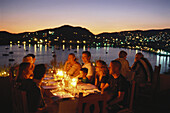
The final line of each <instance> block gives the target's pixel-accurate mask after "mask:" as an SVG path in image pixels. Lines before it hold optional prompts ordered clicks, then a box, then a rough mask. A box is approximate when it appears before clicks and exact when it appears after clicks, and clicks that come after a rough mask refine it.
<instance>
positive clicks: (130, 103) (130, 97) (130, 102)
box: [118, 80, 135, 113]
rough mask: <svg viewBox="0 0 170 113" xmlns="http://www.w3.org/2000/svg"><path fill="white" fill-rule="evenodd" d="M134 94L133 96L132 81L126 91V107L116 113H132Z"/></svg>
mask: <svg viewBox="0 0 170 113" xmlns="http://www.w3.org/2000/svg"><path fill="white" fill-rule="evenodd" d="M134 94H135V81H134V80H133V81H132V84H131V87H130V88H129V90H128V102H127V103H128V107H127V108H123V109H122V110H120V111H119V112H118V113H132V112H133V102H134Z"/></svg>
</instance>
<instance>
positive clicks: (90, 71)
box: [82, 51, 95, 84]
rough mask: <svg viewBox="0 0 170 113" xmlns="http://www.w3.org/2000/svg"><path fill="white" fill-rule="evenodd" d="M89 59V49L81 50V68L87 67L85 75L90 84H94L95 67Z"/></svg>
mask: <svg viewBox="0 0 170 113" xmlns="http://www.w3.org/2000/svg"><path fill="white" fill-rule="evenodd" d="M90 59H91V53H90V52H89V51H83V52H82V60H83V62H84V65H83V66H82V68H87V69H88V73H87V75H86V77H87V78H88V79H89V80H90V82H91V83H92V84H94V80H95V74H94V73H95V68H94V66H93V65H92V63H91V62H90Z"/></svg>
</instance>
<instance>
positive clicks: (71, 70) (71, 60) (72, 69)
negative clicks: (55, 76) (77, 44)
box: [64, 53, 81, 77]
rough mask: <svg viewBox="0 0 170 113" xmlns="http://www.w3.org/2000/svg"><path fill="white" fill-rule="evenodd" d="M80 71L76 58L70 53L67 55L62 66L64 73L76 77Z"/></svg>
mask: <svg viewBox="0 0 170 113" xmlns="http://www.w3.org/2000/svg"><path fill="white" fill-rule="evenodd" d="M80 69H81V65H80V63H78V62H77V61H76V57H75V54H74V53H70V54H69V55H68V60H67V61H66V63H65V65H64V71H66V73H67V74H68V75H70V76H74V77H76V76H77V75H79V73H80Z"/></svg>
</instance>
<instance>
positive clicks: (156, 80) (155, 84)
mask: <svg viewBox="0 0 170 113" xmlns="http://www.w3.org/2000/svg"><path fill="white" fill-rule="evenodd" d="M160 69H161V64H159V66H155V69H154V72H153V78H152V86H151V88H152V91H153V93H156V92H158V91H159V89H160Z"/></svg>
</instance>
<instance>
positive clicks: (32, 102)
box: [18, 64, 46, 112]
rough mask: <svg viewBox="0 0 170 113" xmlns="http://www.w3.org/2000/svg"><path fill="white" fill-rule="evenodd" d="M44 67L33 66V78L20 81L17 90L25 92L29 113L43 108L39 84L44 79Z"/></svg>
mask: <svg viewBox="0 0 170 113" xmlns="http://www.w3.org/2000/svg"><path fill="white" fill-rule="evenodd" d="M45 72H46V67H45V65H44V64H39V65H36V66H35V69H34V78H33V79H25V80H22V81H21V85H20V86H18V87H19V89H21V90H23V91H26V94H27V101H28V110H29V112H36V111H38V110H42V109H43V108H45V102H44V99H43V95H42V90H41V83H42V80H43V78H44V77H45Z"/></svg>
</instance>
